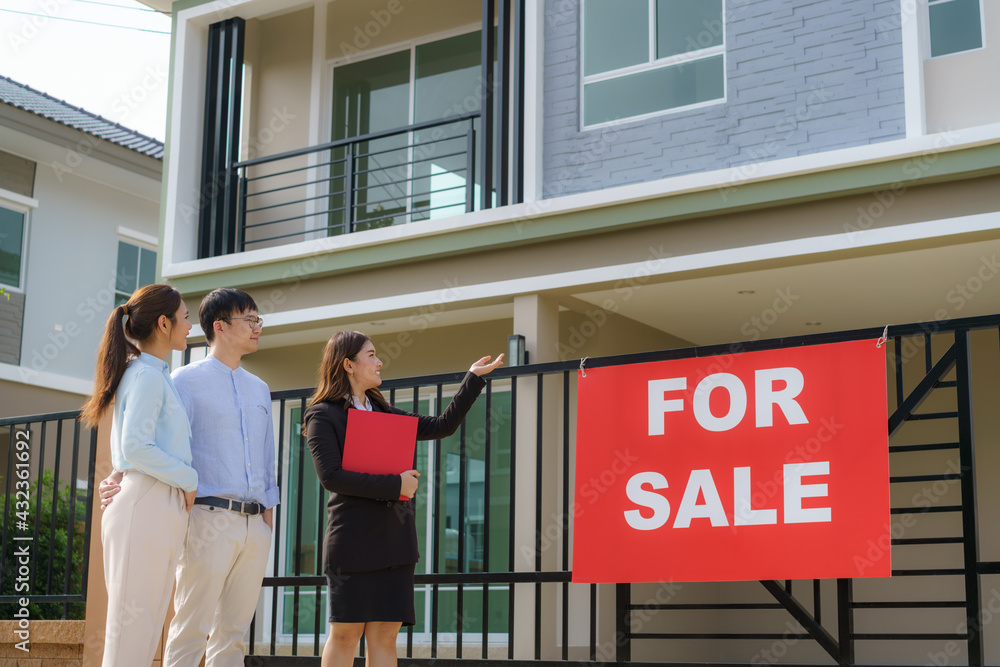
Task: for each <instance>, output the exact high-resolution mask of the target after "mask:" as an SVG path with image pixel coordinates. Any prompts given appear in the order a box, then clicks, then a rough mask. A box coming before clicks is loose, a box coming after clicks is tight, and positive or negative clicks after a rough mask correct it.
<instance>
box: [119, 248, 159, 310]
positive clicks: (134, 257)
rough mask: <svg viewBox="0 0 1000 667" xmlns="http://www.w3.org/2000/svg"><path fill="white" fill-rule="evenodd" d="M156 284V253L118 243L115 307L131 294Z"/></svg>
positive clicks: (126, 299) (147, 249)
mask: <svg viewBox="0 0 1000 667" xmlns="http://www.w3.org/2000/svg"><path fill="white" fill-rule="evenodd" d="M154 282H156V252H155V251H153V250H150V249H149V248H143V247H141V246H138V245H135V244H134V243H128V242H126V241H121V240H119V241H118V271H117V272H116V273H115V307H117V306H120V305H121V304H123V303H125V302H126V301H128V300H129V297H130V296H132V292H134V291H136V290H137V289H139V288H140V287H143V286H145V285H151V284H153V283H154Z"/></svg>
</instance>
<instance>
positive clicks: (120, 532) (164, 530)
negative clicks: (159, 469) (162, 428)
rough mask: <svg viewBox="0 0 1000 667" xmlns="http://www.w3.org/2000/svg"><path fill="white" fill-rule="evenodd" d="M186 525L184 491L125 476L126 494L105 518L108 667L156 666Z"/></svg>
mask: <svg viewBox="0 0 1000 667" xmlns="http://www.w3.org/2000/svg"><path fill="white" fill-rule="evenodd" d="M187 520H188V513H187V511H185V509H184V492H183V491H182V490H181V489H178V488H176V487H173V486H169V485H168V484H164V483H163V482H161V481H159V480H158V479H156V478H155V477H150V476H149V475H145V474H143V473H141V472H138V471H136V470H128V471H126V473H125V477H124V478H123V479H122V483H121V492H119V493H118V494H117V495H116V496H115V498H114V501H112V503H111V504H110V505H109V506H108V508H107V509H106V510H104V514H103V515H102V516H101V543H102V544H103V545H104V579H105V582H106V584H107V588H108V620H107V626H106V629H105V635H104V661H103V663H102V665H103V667H118V666H119V665H121V666H122V667H146V665H150V664H152V662H153V656H154V654H155V653H156V647H157V645H158V644H159V641H160V634H161V632H162V631H163V622H164V620H165V619H166V616H167V605H169V604H170V591H171V589H172V588H173V585H174V581H173V576H172V575H173V573H174V571H175V570H176V568H177V561H178V559H179V558H180V554H181V549H182V548H183V546H184V535H185V532H186V529H187Z"/></svg>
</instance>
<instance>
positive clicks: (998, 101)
mask: <svg viewBox="0 0 1000 667" xmlns="http://www.w3.org/2000/svg"><path fill="white" fill-rule="evenodd" d="M982 4H983V21H984V23H985V26H984V27H985V30H984V33H985V37H986V39H985V42H984V44H983V46H984V48H982V49H977V50H975V51H966V52H964V53H953V54H951V55H947V56H940V57H938V58H931V59H929V60H927V61H925V62H924V99H925V100H926V108H927V131H928V132H944V131H947V130H958V129H961V128H966V127H975V126H976V125H986V124H989V123H996V122H1000V86H997V85H995V84H996V73H997V72H1000V3H998V2H996V1H995V0H983V2H982Z"/></svg>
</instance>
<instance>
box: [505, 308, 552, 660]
mask: <svg viewBox="0 0 1000 667" xmlns="http://www.w3.org/2000/svg"><path fill="white" fill-rule="evenodd" d="M514 333H516V334H520V335H522V336H524V337H525V349H526V350H527V351H528V361H529V362H530V363H543V362H547V361H556V360H557V359H558V342H559V304H558V303H557V302H556V301H555V300H553V299H550V298H547V297H544V296H541V295H537V294H532V295H527V296H519V297H516V298H515V299H514ZM517 383H518V385H517V406H516V409H517V429H516V432H515V436H516V445H515V446H516V452H517V458H516V464H515V475H516V480H517V481H516V490H517V497H516V503H517V505H516V516H515V523H514V526H513V531H514V540H515V556H514V570H515V571H517V572H532V571H534V570H535V567H536V566H535V561H536V550H535V538H536V507H538V506H539V505H540V506H541V509H542V515H541V516H542V521H541V531H542V538H541V547H542V548H541V560H542V570H543V571H551V570H557V569H559V567H560V559H559V555H560V546H559V536H560V535H561V530H559V529H558V526H559V525H561V521H562V520H561V518H560V517H559V516H558V505H557V501H558V498H559V497H560V492H561V489H560V483H561V477H560V475H559V474H558V469H557V466H558V464H559V452H560V447H559V444H560V441H559V433H560V425H561V423H562V419H561V410H562V403H561V400H560V399H561V396H562V393H561V392H562V382H561V379H560V378H558V377H556V376H549V377H547V378H545V380H544V382H543V385H542V410H541V414H539V409H538V407H539V405H538V398H539V393H538V392H539V388H538V378H537V376H527V377H522V378H520V379H518V380H517ZM539 418H541V420H542V431H541V439H540V440H539V431H538V420H539ZM539 450H541V452H542V458H541V463H542V477H541V488H542V496H541V497H540V498H539V497H537V496H536V489H537V479H536V475H537V471H538V461H539V457H538V453H539ZM553 536H555V537H556V539H554V540H553V539H552V537H553ZM541 590H542V594H541V615H540V617H536V613H535V605H536V586H535V584H519V585H517V586H516V587H515V591H514V628H512V630H513V632H514V657H515V658H518V659H531V658H533V657H534V656H535V644H534V637H535V627H536V625H538V624H540V625H541V658H542V659H553V658H558V657H559V649H558V646H557V641H558V638H557V627H558V626H557V623H556V621H557V613H558V605H557V602H558V596H557V594H556V593H557V591H556V585H554V584H544V585H543V586H542V589H541Z"/></svg>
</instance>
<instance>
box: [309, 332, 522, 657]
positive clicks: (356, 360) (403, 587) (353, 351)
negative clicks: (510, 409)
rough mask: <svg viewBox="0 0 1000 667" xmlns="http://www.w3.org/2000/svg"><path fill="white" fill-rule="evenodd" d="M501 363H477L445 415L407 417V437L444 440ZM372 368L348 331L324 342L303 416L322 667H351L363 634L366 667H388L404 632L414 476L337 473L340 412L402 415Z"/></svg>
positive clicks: (374, 362)
mask: <svg viewBox="0 0 1000 667" xmlns="http://www.w3.org/2000/svg"><path fill="white" fill-rule="evenodd" d="M502 361H503V355H502V354H501V355H500V356H499V357H497V359H496V361H494V362H492V363H490V357H488V356H487V357H483V358H482V359H480V360H479V361H477V362H476V363H474V364H473V365H472V367H471V368H470V369H469V372H468V373H466V375H465V378H464V379H463V380H462V385H461V386H460V387H459V389H458V393H456V394H455V397H454V398H452V400H451V403H450V404H449V405H448V408H447V409H446V410H445V411H444V412H443V413H442V414H441V415H439V416H437V417H427V416H425V415H414V416H416V417H417V419H418V421H417V439H418V440H433V439H438V438H443V437H446V436H448V435H451V434H452V433H454V432H455V430H456V429H457V428H458V426H459V424H460V423H461V422H462V420H463V419H464V418H465V415H466V413H467V412H468V411H469V408H471V407H472V404H473V403H475V401H476V398H477V397H478V396H479V392H481V391H482V390H483V387H485V386H486V381H485V380H483V379H482V378H481V377H480V376H482V375H486V374H487V373H489V372H490V371H492V370H493V369H494V368H496V367H497V366H499V365H500V363H501V362H502ZM381 367H382V362H381V361H379V359H378V357H377V356H375V346H374V345H373V344H372V342H371V340H370V339H369V338H368V336H366V335H364V334H363V333H360V332H358V331H341V332H338V333H337V334H335V335H334V336H333V338H331V339H330V340H329V342H328V343H327V344H326V349H325V350H324V351H323V360H322V362H321V364H320V372H319V384H318V386H317V388H316V393H315V394H313V396H312V399H311V401H310V404H309V408H308V409H307V410H306V412H305V415H304V416H303V424H304V428H305V433H306V440H307V442H308V443H309V451H310V452H311V453H312V458H313V463H314V464H315V466H316V473H317V474H318V475H319V479H320V481H321V482H322V484H323V487H324V488H326V489H327V490H328V491H330V492H331V493H330V499H329V501H328V502H327V524H326V537H325V539H324V545H323V556H324V557H323V562H324V565H323V569H324V572H325V573H326V578H327V584H328V588H327V592H328V597H329V602H330V604H329V610H330V635H329V638H328V639H327V642H326V646H325V647H324V649H323V661H322V665H323V667H340V666H342V665H344V666H346V665H352V664H353V661H354V651H355V648H356V647H357V645H358V642H359V641H360V639H361V635H362V633H364V636H365V641H366V643H367V647H368V654H367V655H368V662H367V664H368V665H369V666H370V667H384V666H391V665H395V664H396V636H397V635H398V634H399V629H400V626H401V625H404V624H405V625H413V623H414V611H413V572H414V566H415V564H416V562H417V559H418V558H419V553H418V552H417V530H416V521H415V518H414V511H413V503H412V502H410V501H409V500H404V501H399V500H397V498H399V497H400V496H406V497H407V498H413V495H414V494H415V493H416V492H417V477H419V476H420V473H419V472H417V471H416V470H405V471H401V472H400V474H398V475H374V474H368V473H358V472H352V471H349V470H344V469H343V468H342V466H341V461H342V460H343V455H344V435H345V433H346V431H347V411H348V410H350V409H360V410H375V411H378V412H395V413H397V414H409V413H406V412H404V411H402V410H399V409H397V408H394V407H392V406H391V405H389V403H388V401H386V399H385V397H384V396H382V393H381V392H380V391H379V390H378V386H379V385H380V384H381V383H382V378H381V375H380V369H381Z"/></svg>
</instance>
